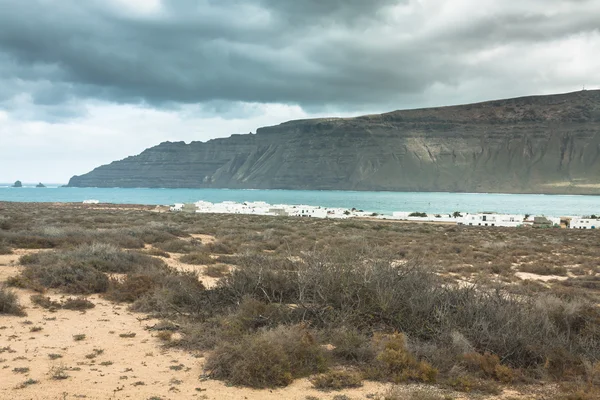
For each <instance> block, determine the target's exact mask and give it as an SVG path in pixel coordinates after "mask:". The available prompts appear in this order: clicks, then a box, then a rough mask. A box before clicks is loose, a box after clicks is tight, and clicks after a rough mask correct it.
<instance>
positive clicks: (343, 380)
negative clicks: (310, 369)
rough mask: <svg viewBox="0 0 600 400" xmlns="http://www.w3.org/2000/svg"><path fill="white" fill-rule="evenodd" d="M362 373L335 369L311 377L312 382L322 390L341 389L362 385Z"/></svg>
mask: <svg viewBox="0 0 600 400" xmlns="http://www.w3.org/2000/svg"><path fill="white" fill-rule="evenodd" d="M362 381H363V378H362V375H361V374H360V372H357V371H350V370H343V369H335V370H332V371H329V372H325V373H324V374H319V375H316V376H313V377H311V378H310V383H312V385H313V386H314V387H315V388H317V389H320V390H341V389H347V388H357V387H361V386H362V384H363V383H362Z"/></svg>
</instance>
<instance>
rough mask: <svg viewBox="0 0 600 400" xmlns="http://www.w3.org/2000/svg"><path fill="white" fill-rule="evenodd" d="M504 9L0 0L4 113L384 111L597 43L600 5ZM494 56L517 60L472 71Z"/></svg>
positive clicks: (520, 74)
mask: <svg viewBox="0 0 600 400" xmlns="http://www.w3.org/2000/svg"><path fill="white" fill-rule="evenodd" d="M133 3H135V2H133ZM502 3H505V2H494V1H482V2H474V3H473V5H471V7H463V9H462V10H461V9H459V8H458V6H457V10H453V9H449V10H448V7H449V6H448V4H449V2H442V1H437V2H436V1H432V0H428V1H409V0H374V1H364V0H329V1H327V0H304V1H280V0H251V1H239V0H219V1H217V0H203V1H191V0H163V1H162V7H161V9H160V10H155V12H148V13H136V12H135V10H133V9H131V7H130V8H127V7H125V6H123V5H122V4H121V5H120V6H119V4H118V2H117V1H116V0H111V1H101V0H93V1H85V2H83V1H79V0H63V1H60V2H53V1H43V0H30V1H19V2H15V1H12V0H0V10H2V12H0V26H2V29H0V72H1V74H0V85H1V87H2V88H1V89H0V107H3V108H5V109H9V110H10V109H15V108H16V107H18V106H22V104H20V103H18V102H16V101H15V97H16V96H19V95H22V94H23V93H26V94H27V95H28V96H29V97H30V99H31V103H32V104H34V105H39V106H40V109H41V110H42V112H41V114H44V113H45V114H48V115H46V117H48V118H49V117H50V116H49V114H53V113H55V116H56V117H57V118H69V117H71V116H73V115H76V114H77V113H78V112H84V111H83V110H78V109H77V107H73V103H74V102H75V103H76V102H77V100H78V99H97V100H104V101H109V102H115V103H144V104H152V105H154V106H158V107H172V106H173V105H174V104H175V105H176V104H181V103H190V104H195V103H207V104H213V105H208V106H207V107H208V108H209V109H211V108H213V109H214V110H215V112H228V111H227V110H228V105H227V103H229V102H230V103H232V104H235V103H238V102H258V103H286V104H299V105H301V106H302V107H304V108H305V109H308V110H322V109H326V108H334V109H340V110H353V109H357V110H359V109H365V108H369V109H377V108H380V109H381V111H385V110H386V109H387V108H389V107H394V105H398V106H400V105H405V104H409V103H410V102H411V99H412V102H413V103H417V104H419V103H420V102H423V101H424V100H423V98H424V97H423V96H425V93H426V92H427V91H428V90H431V88H432V87H435V86H436V85H442V86H448V87H453V86H460V85H461V84H463V83H465V82H468V81H474V80H477V79H479V78H481V79H489V78H490V76H491V75H492V74H497V73H498V72H499V71H505V72H506V71H509V70H510V69H511V64H512V63H514V62H515V60H514V58H512V57H514V55H515V54H518V51H519V50H518V49H519V47H522V46H525V47H526V46H540V45H543V44H544V43H551V42H552V41H555V40H559V39H563V38H568V37H571V36H576V35H582V34H588V35H597V34H598V23H597V15H600V5H599V4H598V2H593V1H582V0H579V1H567V0H551V1H547V0H546V1H541V0H523V1H521V2H519V4H518V5H514V3H513V5H508V4H506V5H505V4H502ZM506 3H508V2H506ZM511 3H512V2H511ZM457 4H458V3H457ZM486 10H487V12H486ZM495 47H504V48H511V49H517V50H514V51H512V52H508V53H507V54H508V55H509V56H510V58H506V57H508V56H506V57H505V58H503V56H498V57H496V58H492V59H487V60H485V59H484V60H483V61H477V62H473V61H472V60H473V59H477V57H478V55H480V54H483V53H485V52H486V51H490V50H491V49H494V48H495ZM522 56H523V58H527V57H528V56H529V55H528V54H523V55H522ZM544 67H545V66H544V65H540V66H538V68H540V69H542V68H544ZM538 75H539V71H536V70H535V69H531V70H528V71H522V70H518V69H516V72H514V74H509V73H508V72H506V75H504V76H498V79H501V80H503V82H504V83H505V84H512V83H515V84H516V82H515V81H516V80H518V79H527V80H528V82H527V83H524V84H523V83H522V84H521V85H520V88H522V89H523V90H540V89H543V84H544V82H543V80H542V81H540V82H538V84H537V86H536V84H534V82H535V81H536V79H537V77H539V76H538ZM558 83H559V84H564V85H568V84H571V83H572V82H571V78H569V77H566V78H565V81H564V82H558ZM500 86H502V85H500ZM502 94H504V93H489V94H488V93H486V92H485V90H484V89H482V90H481V92H480V93H477V94H472V96H471V97H472V98H478V97H479V98H481V97H488V98H491V97H496V96H497V95H502ZM467 98H468V96H467ZM445 101H448V102H453V101H452V100H451V99H439V100H438V102H439V103H443V102H445ZM215 104H216V105H215ZM61 107H64V110H62V111H61V110H60V108H61ZM44 110H45V111H44Z"/></svg>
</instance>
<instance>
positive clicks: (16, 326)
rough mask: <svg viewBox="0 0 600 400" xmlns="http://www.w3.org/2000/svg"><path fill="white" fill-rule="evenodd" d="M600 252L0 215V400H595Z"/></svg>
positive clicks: (569, 240)
mask: <svg viewBox="0 0 600 400" xmlns="http://www.w3.org/2000/svg"><path fill="white" fill-rule="evenodd" d="M599 235H600V232H598V231H597V230H586V231H580V230H567V229H555V228H543V229H536V228H500V227H494V228H491V227H490V228H487V227H469V226H451V225H443V224H440V225H436V224H422V223H399V222H393V221H376V220H367V219H358V218H354V219H351V220H320V219H313V218H299V217H297V218H291V217H267V216H253V215H231V214H230V215H225V214H187V213H171V212H168V211H167V209H166V208H164V207H155V206H142V205H115V204H112V205H109V204H93V205H82V204H75V203H9V202H0V282H2V283H1V284H0V290H1V292H0V371H1V373H2V379H1V380H0V398H7V399H8V398H10V399H75V398H86V399H108V398H111V399H125V398H128V399H154V400H156V399H165V400H166V399H177V398H196V399H279V398H286V399H303V400H304V399H306V400H309V399H312V400H314V399H337V400H342V399H367V398H368V399H386V400H394V399H412V400H442V399H507V400H508V399H540V400H541V399H551V400H569V399H574V400H575V399H581V400H588V399H595V398H598V396H599V395H600V392H599V390H598V385H599V384H600V311H599V309H598V303H599V302H600V296H599V294H600V278H599V276H598V274H599V273H600V259H599V258H598V254H597V243H598V240H599V239H600V236H599Z"/></svg>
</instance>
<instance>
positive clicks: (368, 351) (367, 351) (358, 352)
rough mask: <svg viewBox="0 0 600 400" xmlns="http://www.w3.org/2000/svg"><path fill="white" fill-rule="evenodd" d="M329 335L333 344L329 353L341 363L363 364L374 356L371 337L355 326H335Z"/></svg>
mask: <svg viewBox="0 0 600 400" xmlns="http://www.w3.org/2000/svg"><path fill="white" fill-rule="evenodd" d="M329 337H330V339H329V340H330V341H331V344H332V345H333V346H334V348H333V350H332V352H331V353H332V355H333V356H334V358H335V359H336V360H338V361H340V362H342V363H351V364H358V365H364V364H367V363H369V362H371V361H372V360H373V359H374V358H375V349H374V348H373V346H371V339H370V338H369V337H368V336H367V335H365V334H364V333H362V332H360V331H358V330H357V329H356V328H347V327H341V328H336V329H334V330H333V331H332V332H331V333H330V334H329Z"/></svg>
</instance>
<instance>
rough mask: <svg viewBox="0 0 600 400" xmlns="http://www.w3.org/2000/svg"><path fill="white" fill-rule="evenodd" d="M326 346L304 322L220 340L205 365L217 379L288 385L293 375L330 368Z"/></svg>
mask: <svg viewBox="0 0 600 400" xmlns="http://www.w3.org/2000/svg"><path fill="white" fill-rule="evenodd" d="M327 364H328V361H327V357H326V355H325V352H324V350H323V349H322V348H321V346H319V344H318V343H317V342H316V340H315V339H314V336H313V333H312V332H311V331H309V330H308V329H307V328H306V327H304V326H299V325H296V326H291V327H283V326H281V327H278V328H276V329H274V330H269V331H265V332H261V333H257V334H254V335H248V336H245V337H243V338H242V339H241V340H239V341H237V342H226V343H221V344H220V345H218V346H217V348H216V349H215V350H214V351H213V352H212V353H211V354H210V355H209V356H208V358H207V361H206V366H205V369H206V370H207V371H208V372H209V375H210V376H211V377H212V378H215V379H222V380H226V381H228V382H230V383H231V384H234V385H243V386H250V387H254V388H267V387H277V386H287V385H289V384H290V383H291V382H292V380H293V379H295V378H299V377H303V376H307V375H310V374H314V373H319V372H324V371H325V370H326V369H327Z"/></svg>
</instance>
